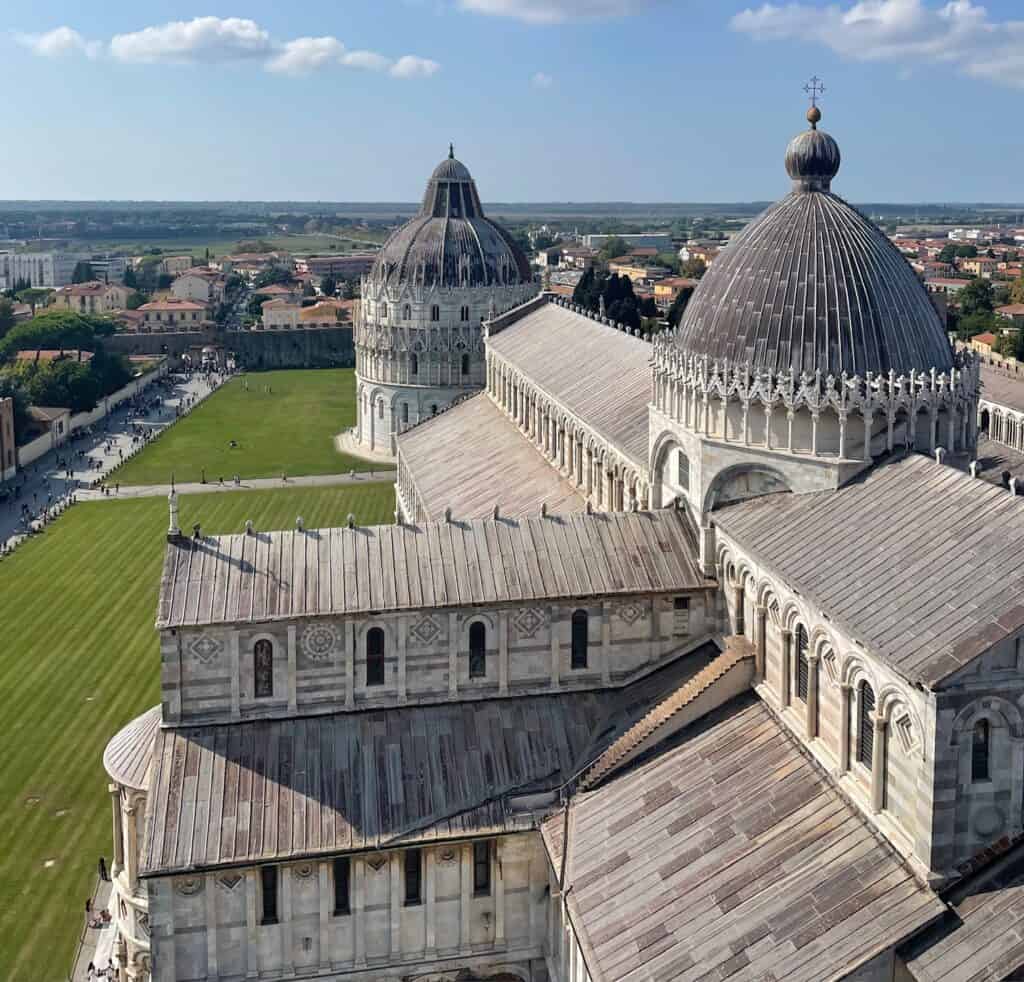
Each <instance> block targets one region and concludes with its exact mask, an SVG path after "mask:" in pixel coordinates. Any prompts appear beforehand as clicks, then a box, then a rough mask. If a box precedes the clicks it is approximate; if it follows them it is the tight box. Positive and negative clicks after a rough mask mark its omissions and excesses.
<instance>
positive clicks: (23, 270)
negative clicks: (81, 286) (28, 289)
mask: <svg viewBox="0 0 1024 982" xmlns="http://www.w3.org/2000/svg"><path fill="white" fill-rule="evenodd" d="M83 258H88V257H82V256H75V255H70V254H66V253H60V252H0V290H9V289H11V288H12V287H13V286H14V285H15V284H16V283H17V282H19V281H28V283H29V285H30V286H35V287H58V286H66V285H67V284H69V283H70V282H71V277H72V275H73V274H74V271H75V265H76V264H77V263H79V262H81V261H82V259H83Z"/></svg>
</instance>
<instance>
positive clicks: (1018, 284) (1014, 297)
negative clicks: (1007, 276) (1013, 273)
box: [1010, 276, 1024, 303]
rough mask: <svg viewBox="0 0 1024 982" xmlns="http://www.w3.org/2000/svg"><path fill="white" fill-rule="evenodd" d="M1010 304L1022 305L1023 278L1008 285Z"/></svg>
mask: <svg viewBox="0 0 1024 982" xmlns="http://www.w3.org/2000/svg"><path fill="white" fill-rule="evenodd" d="M1010 303H1024V276H1022V277H1021V278H1020V279H1019V280H1014V281H1013V282H1012V283H1011V284H1010Z"/></svg>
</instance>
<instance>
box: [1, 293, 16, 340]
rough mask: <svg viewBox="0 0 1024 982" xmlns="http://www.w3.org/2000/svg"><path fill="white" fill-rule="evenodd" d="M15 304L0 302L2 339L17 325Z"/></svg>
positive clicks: (6, 301) (5, 301)
mask: <svg viewBox="0 0 1024 982" xmlns="http://www.w3.org/2000/svg"><path fill="white" fill-rule="evenodd" d="M15 323H16V322H15V320H14V304H13V303H11V301H10V300H0V338H2V337H3V336H4V335H5V334H6V333H7V332H8V331H9V330H10V329H11V328H12V327H14V325H15Z"/></svg>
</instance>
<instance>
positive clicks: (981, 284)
mask: <svg viewBox="0 0 1024 982" xmlns="http://www.w3.org/2000/svg"><path fill="white" fill-rule="evenodd" d="M956 299H957V302H958V303H959V305H960V313H961V315H962V316H969V315H971V314H979V313H980V314H991V313H992V311H993V310H995V297H994V295H993V291H992V283H991V282H990V281H989V280H983V279H981V278H980V277H976V278H975V279H973V280H971V282H970V283H968V284H967V286H965V287H964V288H963V289H962V290H961V291H960V293H959V294H958V295H957V298H956Z"/></svg>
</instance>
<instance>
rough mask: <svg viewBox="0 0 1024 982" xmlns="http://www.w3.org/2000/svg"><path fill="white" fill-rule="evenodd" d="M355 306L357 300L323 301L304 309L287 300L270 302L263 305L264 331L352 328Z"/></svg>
mask: <svg viewBox="0 0 1024 982" xmlns="http://www.w3.org/2000/svg"><path fill="white" fill-rule="evenodd" d="M355 304H356V301H355V300H329V299H323V300H319V301H317V302H316V303H313V304H310V305H309V306H308V307H303V306H302V305H301V304H298V303H289V302H288V301H286V300H268V301H267V302H266V303H265V304H263V329H264V330H265V331H281V330H285V331H288V330H296V329H298V328H312V327H351V326H352V313H353V310H354V308H355Z"/></svg>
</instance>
